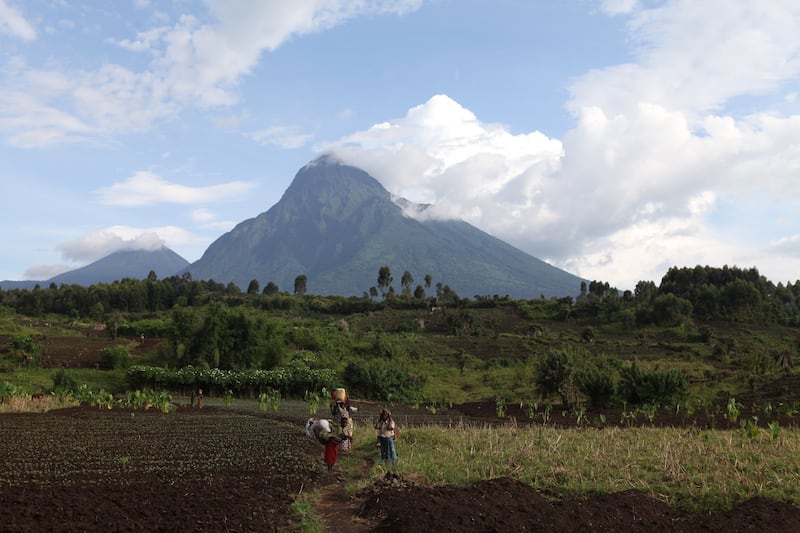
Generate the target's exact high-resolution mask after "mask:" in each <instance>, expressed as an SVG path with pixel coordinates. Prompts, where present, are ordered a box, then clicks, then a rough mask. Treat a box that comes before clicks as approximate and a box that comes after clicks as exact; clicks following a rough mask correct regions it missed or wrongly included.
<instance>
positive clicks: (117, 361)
mask: <svg viewBox="0 0 800 533" xmlns="http://www.w3.org/2000/svg"><path fill="white" fill-rule="evenodd" d="M129 366H130V357H128V350H126V349H125V348H123V347H122V346H115V347H113V348H103V351H101V352H100V368H102V369H104V370H117V369H125V368H128V367H129Z"/></svg>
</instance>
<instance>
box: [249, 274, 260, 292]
mask: <svg viewBox="0 0 800 533" xmlns="http://www.w3.org/2000/svg"><path fill="white" fill-rule="evenodd" d="M259 287H260V285H259V283H258V280H257V279H255V278H253V279H251V280H250V285H248V286H247V294H258V289H259Z"/></svg>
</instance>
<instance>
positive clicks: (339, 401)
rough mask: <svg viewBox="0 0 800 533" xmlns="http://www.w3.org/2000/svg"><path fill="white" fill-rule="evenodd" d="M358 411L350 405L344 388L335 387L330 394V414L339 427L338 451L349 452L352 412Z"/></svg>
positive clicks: (351, 437) (351, 440)
mask: <svg viewBox="0 0 800 533" xmlns="http://www.w3.org/2000/svg"><path fill="white" fill-rule="evenodd" d="M356 411H358V409H357V408H356V407H354V406H353V405H351V403H350V397H349V396H348V395H347V391H346V390H345V389H335V390H334V391H333V394H332V401H331V416H333V421H334V423H335V424H338V425H339V427H340V428H341V434H342V438H341V442H340V443H339V451H340V452H349V451H350V448H351V447H352V443H353V416H352V415H353V413H354V412H356Z"/></svg>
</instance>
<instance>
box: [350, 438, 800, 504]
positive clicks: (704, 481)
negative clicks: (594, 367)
mask: <svg viewBox="0 0 800 533" xmlns="http://www.w3.org/2000/svg"><path fill="white" fill-rule="evenodd" d="M397 449H398V454H399V457H400V461H399V466H398V468H399V470H400V471H401V472H405V473H412V472H413V473H416V474H420V475H422V476H423V477H424V478H425V480H426V481H427V482H428V483H431V484H435V485H442V484H454V485H464V484H468V483H471V482H475V481H478V480H482V479H489V478H495V477H500V476H509V477H512V478H515V479H518V480H520V481H522V482H525V483H528V484H530V485H532V486H533V487H535V488H536V489H537V490H539V491H541V492H542V493H543V494H545V495H549V496H551V497H554V498H567V497H578V498H580V497H587V496H590V495H593V494H608V493H616V492H620V491H624V490H628V489H638V490H642V491H645V492H647V493H650V494H652V495H653V496H654V497H656V498H658V499H659V500H662V501H664V502H665V503H668V504H670V505H673V506H675V507H676V508H678V509H681V510H684V511H700V510H702V511H718V510H727V509H730V508H732V507H733V506H734V505H735V504H737V503H740V502H742V501H744V500H746V499H748V498H751V497H754V496H765V497H770V498H774V499H778V500H788V501H792V502H794V503H795V504H800V429H798V428H780V431H779V433H778V435H773V434H771V433H770V432H769V431H768V430H763V429H762V430H760V431H759V433H758V435H757V436H755V437H753V436H749V435H747V434H745V433H744V432H742V431H691V430H686V429H681V428H630V429H616V428H611V429H605V430H593V429H556V428H550V427H542V426H538V427H525V428H522V427H511V426H508V427H498V428H491V427H479V428H476V427H456V428H442V427H426V428H408V429H407V430H405V431H404V432H403V434H402V436H401V438H400V439H398V442H397ZM357 452H358V453H359V454H361V455H362V456H363V457H364V458H368V457H369V456H374V454H375V451H374V447H373V445H371V444H370V443H369V442H366V441H365V442H363V443H361V444H360V445H359V446H358V447H357Z"/></svg>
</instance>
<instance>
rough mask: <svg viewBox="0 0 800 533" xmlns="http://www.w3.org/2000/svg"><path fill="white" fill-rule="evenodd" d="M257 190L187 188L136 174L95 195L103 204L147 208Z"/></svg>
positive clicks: (233, 185)
mask: <svg viewBox="0 0 800 533" xmlns="http://www.w3.org/2000/svg"><path fill="white" fill-rule="evenodd" d="M254 187H256V184H254V183H248V182H243V181H231V182H228V183H222V184H219V185H210V186H207V187H190V186H187V185H179V184H176V183H171V182H168V181H166V180H164V179H163V178H161V177H160V176H158V175H156V174H154V173H152V172H148V171H139V172H136V173H134V174H133V175H132V176H131V177H129V178H128V179H126V180H125V181H122V182H119V183H115V184H113V185H111V186H109V187H103V188H101V189H98V190H97V191H95V192H96V194H97V196H98V198H99V200H100V202H101V203H102V204H105V205H119V206H127V207H132V206H146V205H155V204H160V203H174V204H202V203H208V202H218V201H223V200H227V199H230V198H236V197H241V196H242V195H243V194H245V193H246V192H248V191H249V190H251V189H253V188H254Z"/></svg>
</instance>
